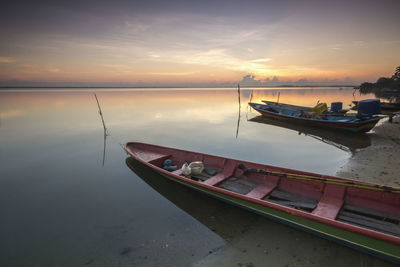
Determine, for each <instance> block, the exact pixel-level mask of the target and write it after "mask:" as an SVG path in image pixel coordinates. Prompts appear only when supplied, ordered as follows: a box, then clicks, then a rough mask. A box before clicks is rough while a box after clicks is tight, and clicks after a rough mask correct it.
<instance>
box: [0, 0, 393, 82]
mask: <svg viewBox="0 0 400 267" xmlns="http://www.w3.org/2000/svg"><path fill="white" fill-rule="evenodd" d="M0 5H1V9H0V25H1V27H0V35H1V42H0V84H3V85H4V84H25V85H37V84H41V83H42V84H60V85H62V84H68V85H133V86H135V85H143V86H146V85H149V86H153V85H161V86H169V85H170V86H179V85H181V86H186V85H188V86H190V85H224V84H231V83H237V82H241V83H243V84H246V83H247V84H255V85H279V84H297V85H302V84H332V85H334V84H359V83H361V82H364V81H376V79H378V78H379V77H390V76H391V75H392V74H393V73H394V70H395V68H396V67H397V66H399V65H400V52H399V51H400V49H399V48H400V16H399V15H398V10H400V1H399V0H380V1H378V0H376V1H373V0H362V1H361V0H353V1H351V0H347V1H344V0H336V1H325V0H297V1H293V0H280V1H269V0H264V1H236V0H231V1H218V0H203V1H174V0H166V1H128V0H125V1H123V0H116V1H103V0H97V1H96V0H81V1H74V0H70V1H57V0H53V1H18V0H14V1H3V2H2V3H1V4H0Z"/></svg>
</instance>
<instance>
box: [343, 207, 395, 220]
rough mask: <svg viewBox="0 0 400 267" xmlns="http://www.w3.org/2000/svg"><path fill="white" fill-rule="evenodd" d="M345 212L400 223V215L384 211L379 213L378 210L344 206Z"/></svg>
mask: <svg viewBox="0 0 400 267" xmlns="http://www.w3.org/2000/svg"><path fill="white" fill-rule="evenodd" d="M343 210H345V211H350V212H354V213H358V214H361V215H367V216H370V217H374V218H377V219H382V220H385V221H387V220H390V221H393V222H397V223H399V222H400V216H399V215H396V214H391V213H387V212H382V211H378V210H372V209H368V208H363V207H358V206H353V205H348V204H346V205H344V206H343Z"/></svg>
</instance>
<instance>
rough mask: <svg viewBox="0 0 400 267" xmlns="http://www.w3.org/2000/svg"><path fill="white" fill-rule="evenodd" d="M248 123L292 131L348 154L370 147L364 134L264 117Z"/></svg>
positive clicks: (368, 140) (367, 137)
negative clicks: (338, 131) (340, 131)
mask: <svg viewBox="0 0 400 267" xmlns="http://www.w3.org/2000/svg"><path fill="white" fill-rule="evenodd" d="M249 121H251V122H258V123H263V124H268V125H273V126H277V127H282V128H286V129H289V130H293V131H296V132H298V134H299V135H301V134H304V135H306V136H309V137H312V138H315V139H317V140H319V141H321V142H324V143H326V144H329V145H332V146H335V147H337V148H339V149H341V150H344V151H349V152H355V150H356V149H360V148H365V147H368V146H370V145H371V138H370V137H369V135H368V134H365V133H362V134H360V133H345V132H344V133H337V132H334V131H331V130H327V129H319V128H313V127H307V126H303V125H299V124H294V123H288V122H285V121H280V120H274V119H271V118H267V117H264V116H257V117H254V118H251V119H250V120H249Z"/></svg>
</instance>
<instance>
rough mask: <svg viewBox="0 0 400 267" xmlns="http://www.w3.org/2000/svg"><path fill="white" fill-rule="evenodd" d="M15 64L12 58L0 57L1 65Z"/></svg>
mask: <svg viewBox="0 0 400 267" xmlns="http://www.w3.org/2000/svg"><path fill="white" fill-rule="evenodd" d="M12 62H15V59H13V58H11V57H0V63H12Z"/></svg>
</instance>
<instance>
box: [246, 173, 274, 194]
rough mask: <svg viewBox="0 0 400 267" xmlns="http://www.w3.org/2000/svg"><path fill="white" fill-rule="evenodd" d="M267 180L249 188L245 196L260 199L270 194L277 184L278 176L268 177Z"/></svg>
mask: <svg viewBox="0 0 400 267" xmlns="http://www.w3.org/2000/svg"><path fill="white" fill-rule="evenodd" d="M268 179H269V182H268V183H265V184H261V185H259V186H257V187H256V188H254V189H253V190H251V191H250V192H249V193H247V194H246V196H248V197H251V198H257V199H262V198H264V197H266V196H267V195H268V194H270V193H271V192H272V191H273V190H275V188H276V187H277V186H278V181H279V177H268Z"/></svg>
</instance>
